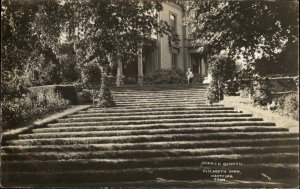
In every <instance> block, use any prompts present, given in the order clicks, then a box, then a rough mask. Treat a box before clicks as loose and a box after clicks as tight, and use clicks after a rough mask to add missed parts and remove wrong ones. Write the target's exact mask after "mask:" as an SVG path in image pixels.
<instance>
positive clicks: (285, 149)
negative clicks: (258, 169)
mask: <svg viewBox="0 0 300 189" xmlns="http://www.w3.org/2000/svg"><path fill="white" fill-rule="evenodd" d="M297 152H298V146H296V145H295V146H281V147H275V146H271V147H270V146H269V147H235V148H227V149H223V148H207V149H158V150H118V151H114V150H113V151H95V150H94V151H86V152H69V151H68V152H27V153H26V152H23V153H2V160H3V161H15V160H40V161H43V160H58V161H61V160H70V159H139V158H158V157H165V158H167V157H174V158H176V157H183V156H186V157H193V156H207V155H221V154H222V155H225V154H227V155H229V156H230V155H241V154H260V155H263V154H265V155H266V154H269V153H273V154H274V153H278V154H279V155H280V154H282V153H297ZM178 159H179V158H178ZM286 161H287V162H291V161H290V160H289V159H286ZM166 163H167V162H166ZM178 163H180V162H178ZM194 163H196V164H194V165H199V162H194ZM259 163H261V162H259ZM295 163H297V162H295ZM139 166H141V165H139ZM162 166H163V165H162ZM168 166H169V165H168ZM173 166H176V164H174V165H173Z"/></svg>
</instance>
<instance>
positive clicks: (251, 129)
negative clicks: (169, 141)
mask: <svg viewBox="0 0 300 189" xmlns="http://www.w3.org/2000/svg"><path fill="white" fill-rule="evenodd" d="M258 128H259V129H258ZM216 131H217V132H219V133H223V132H239V133H243V132H288V131H289V130H288V129H287V128H284V127H247V126H246V127H223V128H221V130H220V127H219V128H213V129H211V128H210V127H206V128H199V127H191V128H184V129H183V128H168V129H147V130H141V129H139V130H137V129H134V128H133V129H130V130H129V129H128V130H120V131H118V130H103V131H92V132H91V131H72V130H71V129H70V130H69V131H60V132H34V133H30V134H20V135H19V139H25V138H43V137H44V138H59V137H62V136H69V137H76V136H82V137H89V136H93V135H98V136H103V137H105V136H106V135H107V136H130V135H135V136H137V135H153V134H155V135H159V134H173V133H181V134H187V133H192V132H195V133H200V132H201V133H213V132H216Z"/></svg>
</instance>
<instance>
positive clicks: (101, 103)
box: [97, 67, 115, 107]
mask: <svg viewBox="0 0 300 189" xmlns="http://www.w3.org/2000/svg"><path fill="white" fill-rule="evenodd" d="M100 69H101V87H100V92H99V94H98V104H97V106H98V107H112V106H115V102H114V100H113V97H112V95H111V93H110V90H109V80H108V73H107V69H105V67H100Z"/></svg>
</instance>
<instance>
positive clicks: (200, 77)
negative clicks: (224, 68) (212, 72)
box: [192, 73, 203, 84]
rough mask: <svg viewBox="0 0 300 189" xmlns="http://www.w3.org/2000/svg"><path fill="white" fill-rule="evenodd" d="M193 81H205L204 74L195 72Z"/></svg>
mask: <svg viewBox="0 0 300 189" xmlns="http://www.w3.org/2000/svg"><path fill="white" fill-rule="evenodd" d="M192 83H201V84H202V83H203V76H202V75H201V74H200V73H196V74H194V78H193V82H192Z"/></svg>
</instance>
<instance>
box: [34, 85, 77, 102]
mask: <svg viewBox="0 0 300 189" xmlns="http://www.w3.org/2000/svg"><path fill="white" fill-rule="evenodd" d="M29 90H30V92H31V93H32V94H33V95H37V94H38V93H47V92H48V91H53V92H54V93H59V94H60V95H61V97H62V98H63V99H66V100H69V101H70V103H71V104H72V105H77V104H78V98H77V92H76V88H75V87H74V86H73V85H43V86H36V87H31V88H29Z"/></svg>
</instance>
